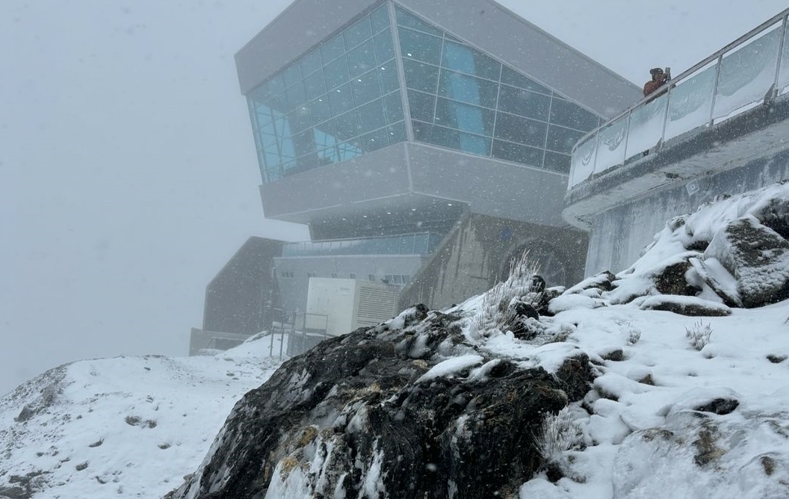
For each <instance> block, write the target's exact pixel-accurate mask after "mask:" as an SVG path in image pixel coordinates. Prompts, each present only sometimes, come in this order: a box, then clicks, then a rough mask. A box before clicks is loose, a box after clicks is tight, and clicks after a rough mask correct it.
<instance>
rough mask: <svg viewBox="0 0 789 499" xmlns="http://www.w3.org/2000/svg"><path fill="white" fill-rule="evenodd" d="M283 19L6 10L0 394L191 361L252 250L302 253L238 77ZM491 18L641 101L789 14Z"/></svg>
mask: <svg viewBox="0 0 789 499" xmlns="http://www.w3.org/2000/svg"><path fill="white" fill-rule="evenodd" d="M289 3H290V1H289V0H267V1H265V2H261V1H259V0H244V1H233V2H222V1H215V2H203V1H200V2H181V3H163V2H158V1H154V0H144V1H135V2H131V1H126V2H106V1H100V0H92V1H80V2H60V3H50V2H46V3H42V2H34V1H32V0H24V1H23V0H7V1H4V2H2V4H0V47H2V48H0V67H2V68H4V71H3V73H4V76H3V80H2V85H0V339H2V347H0V394H3V393H6V392H8V391H9V390H11V389H12V388H13V387H14V386H16V385H17V384H19V383H21V382H23V381H25V380H26V379H29V378H31V377H33V376H35V375H37V374H39V373H40V372H42V371H44V370H46V369H48V368H51V367H54V366H56V365H58V364H61V363H64V362H69V361H73V360H78V359H83V358H91V357H111V356H118V355H140V354H148V353H151V354H163V355H186V353H187V344H188V334H189V328H190V327H193V326H199V325H200V324H201V321H202V309H203V294H204V290H205V286H206V284H207V283H208V282H209V281H210V280H211V278H212V277H213V276H214V275H215V274H216V272H217V271H218V270H219V269H220V268H221V267H222V265H224V263H225V262H226V261H227V260H228V258H230V256H232V254H233V253H234V252H235V251H236V250H237V249H238V247H239V246H240V245H241V244H242V243H243V242H244V241H245V240H246V238H247V237H249V236H250V235H259V236H267V237H275V238H276V237H278V238H285V239H290V240H302V239H305V238H307V231H306V230H305V229H304V228H303V227H292V226H287V225H285V224H278V223H274V222H271V221H266V220H264V218H263V213H262V210H261V208H260V198H259V192H258V184H260V174H259V172H258V169H257V160H256V157H255V147H254V143H253V140H252V134H251V133H250V128H249V118H248V116H247V108H246V103H245V100H244V98H243V97H242V96H241V95H240V93H239V90H238V82H237V79H236V70H235V65H234V61H233V54H234V53H235V52H236V51H238V50H239V49H240V48H241V47H242V46H243V45H244V44H245V43H246V42H247V41H248V40H249V39H251V38H252V37H253V36H254V35H255V33H257V32H258V31H259V30H260V29H262V28H263V27H264V26H265V25H266V24H267V23H268V22H269V21H270V20H272V19H273V18H274V17H275V16H276V15H277V14H278V13H279V12H280V11H281V10H282V9H283V8H285V7H286V6H287V5H288V4H289ZM501 3H502V4H503V5H505V6H506V7H508V8H510V9H511V10H513V11H515V12H516V13H517V14H519V15H521V16H523V17H525V18H527V19H528V20H530V21H531V22H533V23H535V24H536V25H538V26H540V27H541V28H543V29H545V30H546V31H548V32H549V33H551V34H552V35H554V36H556V37H557V38H559V39H561V40H562V41H564V42H566V43H568V44H570V45H572V46H573V47H575V48H577V49H579V50H580V51H582V52H584V53H585V54H587V55H589V56H590V57H592V58H593V59H595V60H597V61H598V62H600V63H601V64H603V65H605V66H607V67H609V68H610V69H612V70H613V71H615V72H618V73H620V74H621V75H622V76H624V77H625V78H627V79H629V80H631V81H633V82H634V83H636V84H638V85H641V84H643V83H644V82H645V81H646V80H647V79H648V78H649V74H648V69H649V68H650V67H653V66H671V67H672V68H673V69H674V71H675V73H676V74H679V73H680V72H681V71H682V70H684V69H686V68H687V67H689V66H691V65H693V64H694V63H695V62H697V61H699V60H701V59H703V58H704V57H706V56H708V55H709V54H711V53H713V52H715V51H716V50H717V49H719V48H721V47H722V46H723V45H725V44H727V43H728V42H730V41H732V40H734V39H735V38H737V37H738V36H740V35H741V34H744V33H745V32H747V31H749V30H750V29H751V28H753V27H755V26H756V25H758V24H760V23H761V22H763V21H765V20H766V19H768V18H769V17H770V16H772V15H774V14H776V13H777V12H779V11H780V10H781V9H783V8H785V7H786V5H785V3H784V2H781V1H778V0H762V1H752V2H748V3H747V4H738V5H733V6H727V7H726V8H725V10H720V9H721V5H720V3H719V2H716V1H714V0H699V1H696V2H693V3H692V4H691V5H686V2H680V1H678V0H671V1H668V2H664V3H658V4H651V5H649V7H648V8H647V7H645V6H644V5H643V4H640V3H633V2H627V1H624V0H606V1H603V2H595V3H594V4H589V5H580V4H579V2H577V1H573V0H560V1H555V2H552V3H551V5H550V6H541V7H536V8H535V7H530V8H527V7H526V4H525V3H523V2H520V1H516V0H507V1H503V2H501ZM469 22H474V20H473V18H470V19H469ZM700 27H703V30H702V29H701V28H700ZM294 29H304V30H306V29H309V27H303V26H294ZM524 50H528V47H524Z"/></svg>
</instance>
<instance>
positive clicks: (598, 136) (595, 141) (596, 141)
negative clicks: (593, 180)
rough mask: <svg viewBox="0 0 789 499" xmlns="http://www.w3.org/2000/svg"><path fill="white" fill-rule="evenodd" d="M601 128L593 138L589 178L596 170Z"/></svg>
mask: <svg viewBox="0 0 789 499" xmlns="http://www.w3.org/2000/svg"><path fill="white" fill-rule="evenodd" d="M602 129H603V127H600V128H598V129H597V134H596V135H595V138H594V158H592V173H591V174H590V175H589V176H593V175H594V174H595V170H597V156H598V155H599V154H600V131H601V130H602Z"/></svg>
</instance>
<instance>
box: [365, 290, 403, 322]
mask: <svg viewBox="0 0 789 499" xmlns="http://www.w3.org/2000/svg"><path fill="white" fill-rule="evenodd" d="M396 296H397V291H396V289H393V288H382V287H377V286H376V287H372V286H370V287H366V286H365V287H362V288H361V289H359V313H358V315H357V318H356V322H357V326H374V325H375V324H378V323H379V322H381V321H385V320H388V319H391V318H392V314H393V313H394V303H395V297H396Z"/></svg>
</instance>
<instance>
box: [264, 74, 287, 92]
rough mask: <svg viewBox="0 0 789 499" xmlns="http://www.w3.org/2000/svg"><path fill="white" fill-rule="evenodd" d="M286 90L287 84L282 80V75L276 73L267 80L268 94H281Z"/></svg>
mask: <svg viewBox="0 0 789 499" xmlns="http://www.w3.org/2000/svg"><path fill="white" fill-rule="evenodd" d="M284 91H285V84H284V83H283V82H282V75H281V74H276V75H274V76H272V77H271V79H270V80H269V81H268V82H266V95H268V96H269V97H272V96H274V95H277V94H281V93H282V92H284Z"/></svg>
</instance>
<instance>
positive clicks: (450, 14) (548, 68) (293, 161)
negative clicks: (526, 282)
mask: <svg viewBox="0 0 789 499" xmlns="http://www.w3.org/2000/svg"><path fill="white" fill-rule="evenodd" d="M236 66H237V69H238V76H239V82H240V87H241V92H242V94H243V95H245V96H246V98H247V101H248V104H249V112H250V117H251V124H252V131H253V136H254V143H255V147H256V150H257V155H258V162H259V167H260V172H261V178H262V184H261V186H260V191H261V198H262V202H263V211H264V213H265V216H266V217H267V218H272V219H277V220H283V221H289V222H296V223H301V224H307V225H309V228H310V234H311V238H312V241H311V242H309V243H304V244H300V245H285V246H284V249H283V254H282V255H281V256H280V257H278V258H275V259H274V266H275V269H274V270H273V271H274V273H275V274H276V275H277V277H278V281H279V288H280V290H281V292H282V297H283V301H284V302H287V303H285V304H284V305H285V306H290V307H292V308H299V307H301V306H303V300H304V299H305V298H302V296H304V297H305V296H306V285H307V279H308V278H309V277H310V276H314V277H332V276H336V277H342V278H348V277H352V278H353V277H355V278H360V279H371V280H383V281H386V282H391V281H394V280H395V276H397V279H396V280H397V282H396V283H393V284H395V285H399V286H400V287H401V288H402V293H401V295H402V296H403V300H404V303H405V302H407V301H422V302H424V303H426V304H428V305H429V306H432V307H440V306H443V305H447V304H450V303H453V302H456V301H458V300H460V299H463V298H465V297H467V296H469V295H470V294H474V293H478V292H481V291H483V290H485V289H487V288H488V287H489V286H490V285H492V284H494V283H495V281H496V280H497V279H499V278H500V277H502V269H503V268H506V267H508V263H507V262H508V261H509V258H511V257H512V256H513V255H514V254H517V253H519V252H521V251H522V250H523V249H525V248H532V249H533V250H534V254H533V257H534V258H536V259H541V260H542V261H543V262H544V263H545V264H546V265H548V266H550V267H551V269H546V270H545V271H546V273H548V274H550V277H551V279H552V280H553V281H554V282H552V284H565V283H566V281H568V280H573V279H575V278H578V277H580V276H581V275H582V272H583V262H582V260H583V255H584V254H585V251H586V250H585V244H586V240H585V235H584V233H583V232H581V231H577V230H575V229H572V228H570V227H569V226H568V225H567V224H566V222H564V221H563V220H562V218H561V210H562V207H563V196H564V193H565V190H566V186H567V178H568V174H569V172H570V164H571V157H570V154H571V150H572V148H573V145H574V144H575V143H576V142H577V141H578V140H579V139H580V138H581V137H582V136H583V135H585V134H586V133H587V132H589V131H590V130H593V129H595V128H596V127H597V126H598V125H599V124H600V123H601V122H604V121H606V120H607V119H608V118H610V117H612V116H613V115H615V114H617V113H618V112H619V111H621V110H622V109H625V108H627V107H628V106H629V105H630V104H632V103H633V102H635V101H637V100H639V99H640V97H641V91H640V89H639V88H638V87H637V86H635V85H633V84H631V83H630V82H628V81H626V80H624V79H623V78H621V77H619V76H618V75H616V74H614V73H613V72H611V71H610V70H608V69H607V68H605V67H603V66H601V65H599V64H597V63H596V62H595V61H593V60H591V59H589V58H588V57H586V56H584V55H583V54H581V53H580V52H578V51H576V50H575V49H573V48H571V47H569V46H567V45H566V44H564V43H562V42H561V41H559V40H557V39H556V38H554V37H552V36H551V35H549V34H547V33H545V32H544V31H542V30H540V29H539V28H538V27H536V26H534V25H533V24H530V23H529V22H528V21H526V20H524V19H522V18H520V17H518V16H517V15H515V14H513V13H512V12H510V11H508V10H507V9H505V8H503V7H502V6H500V5H498V4H497V3H495V2H493V1H491V0H389V1H384V0H295V1H294V2H293V3H292V4H291V5H290V6H289V7H288V8H287V9H286V10H285V11H284V12H283V13H282V14H281V15H280V16H279V17H277V18H276V19H275V20H274V21H273V22H271V23H270V24H269V25H268V26H266V27H265V28H264V29H263V31H261V32H260V33H259V34H258V35H257V36H256V37H255V38H253V39H252V40H251V41H250V42H249V43H248V44H247V45H246V46H245V47H243V48H242V49H241V50H240V51H239V52H238V53H237V54H236ZM409 244H411V246H409ZM535 248H539V250H536V249H535ZM576 260H577V261H576ZM549 262H550V263H549ZM549 280H550V279H549ZM437 283H439V284H437Z"/></svg>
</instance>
